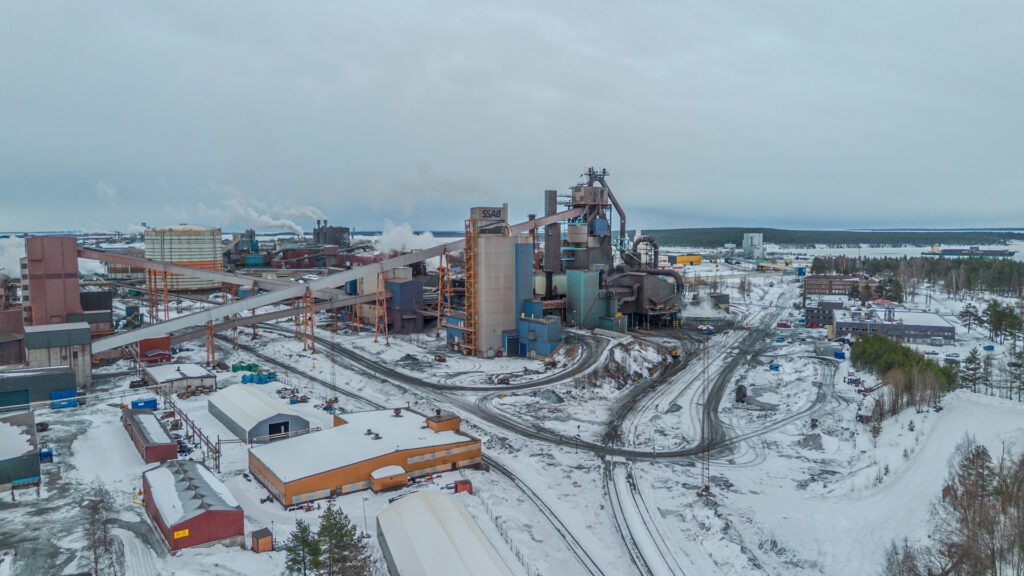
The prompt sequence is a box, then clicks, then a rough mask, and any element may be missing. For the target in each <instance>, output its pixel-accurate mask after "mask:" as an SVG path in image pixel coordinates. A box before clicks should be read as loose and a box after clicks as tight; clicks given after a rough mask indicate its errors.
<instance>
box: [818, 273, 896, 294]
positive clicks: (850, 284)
mask: <svg viewBox="0 0 1024 576" xmlns="http://www.w3.org/2000/svg"><path fill="white" fill-rule="evenodd" d="M865 285H866V286H870V287H871V288H872V290H874V289H875V288H876V287H877V286H878V280H877V279H875V278H872V277H870V276H865V275H840V274H811V275H809V276H806V277H805V278H804V289H803V293H804V297H805V298H806V297H807V296H848V295H849V294H850V289H851V288H854V287H856V288H857V289H858V290H860V289H861V288H862V287H863V286H865Z"/></svg>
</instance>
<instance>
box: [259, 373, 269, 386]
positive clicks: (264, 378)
mask: <svg viewBox="0 0 1024 576" xmlns="http://www.w3.org/2000/svg"><path fill="white" fill-rule="evenodd" d="M259 378H260V382H259V383H260V384H266V383H267V382H269V380H268V379H267V375H266V374H260V376H259Z"/></svg>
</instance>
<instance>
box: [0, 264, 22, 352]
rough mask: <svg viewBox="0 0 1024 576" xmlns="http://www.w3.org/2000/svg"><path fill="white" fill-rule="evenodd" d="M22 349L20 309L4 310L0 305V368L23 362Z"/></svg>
mask: <svg viewBox="0 0 1024 576" xmlns="http://www.w3.org/2000/svg"><path fill="white" fill-rule="evenodd" d="M0 280H3V279H2V278H0ZM24 347H25V327H24V325H23V324H22V315H21V309H20V308H13V309H9V310H4V309H3V308H2V304H0V366H3V365H5V364H21V363H22V362H24V361H25V351H24Z"/></svg>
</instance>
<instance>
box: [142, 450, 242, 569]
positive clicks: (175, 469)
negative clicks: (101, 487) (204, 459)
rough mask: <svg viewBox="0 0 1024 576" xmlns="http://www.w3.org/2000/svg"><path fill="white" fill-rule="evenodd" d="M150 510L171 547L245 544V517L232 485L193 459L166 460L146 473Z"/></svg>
mask: <svg viewBox="0 0 1024 576" xmlns="http://www.w3.org/2000/svg"><path fill="white" fill-rule="evenodd" d="M142 493H143V497H144V498H145V505H146V513H147V514H148V515H149V518H150V519H151V520H152V521H153V524H154V525H156V528H157V530H158V531H159V532H160V534H161V535H162V536H163V537H164V541H166V542H167V546H168V547H169V548H170V549H171V550H172V551H174V550H181V549H182V548H190V547H192V546H202V545H204V544H214V543H220V544H223V545H225V546H243V545H244V544H245V516H244V513H243V512H242V507H241V506H239V505H238V502H237V501H236V500H235V498H234V497H233V496H232V495H231V493H230V492H229V491H228V489H227V487H226V486H224V484H223V483H222V482H221V481H220V480H218V479H217V477H216V476H214V475H213V472H210V471H209V470H208V469H207V468H206V467H205V466H203V465H202V464H200V463H199V462H196V461H194V460H174V461H171V462H165V463H163V464H161V465H160V466H157V467H156V468H152V469H150V470H147V471H146V472H144V473H143V474H142Z"/></svg>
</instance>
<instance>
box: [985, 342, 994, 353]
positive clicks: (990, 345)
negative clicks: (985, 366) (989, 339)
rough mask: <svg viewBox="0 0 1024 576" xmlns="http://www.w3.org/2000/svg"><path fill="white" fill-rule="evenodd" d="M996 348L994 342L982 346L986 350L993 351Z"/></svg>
mask: <svg viewBox="0 0 1024 576" xmlns="http://www.w3.org/2000/svg"><path fill="white" fill-rule="evenodd" d="M995 349H996V347H995V346H993V345H992V344H989V345H988V346H983V347H982V350H984V351H985V352H992V351H993V350H995Z"/></svg>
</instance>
